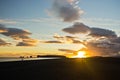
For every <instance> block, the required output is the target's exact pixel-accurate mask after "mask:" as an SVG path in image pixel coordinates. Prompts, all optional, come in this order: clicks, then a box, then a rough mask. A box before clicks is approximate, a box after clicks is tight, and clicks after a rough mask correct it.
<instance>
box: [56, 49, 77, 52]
mask: <svg viewBox="0 0 120 80" xmlns="http://www.w3.org/2000/svg"><path fill="white" fill-rule="evenodd" d="M58 50H59V51H62V52H66V53H74V52H76V51H75V50H70V49H58Z"/></svg>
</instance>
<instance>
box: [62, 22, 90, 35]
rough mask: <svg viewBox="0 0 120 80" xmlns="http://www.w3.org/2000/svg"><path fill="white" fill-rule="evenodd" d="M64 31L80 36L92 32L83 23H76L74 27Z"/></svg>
mask: <svg viewBox="0 0 120 80" xmlns="http://www.w3.org/2000/svg"><path fill="white" fill-rule="evenodd" d="M62 31H64V32H67V33H70V34H79V33H83V34H84V33H88V32H90V28H89V27H88V26H86V25H84V24H83V23H80V22H76V23H74V25H72V26H71V27H68V28H64V29H62Z"/></svg>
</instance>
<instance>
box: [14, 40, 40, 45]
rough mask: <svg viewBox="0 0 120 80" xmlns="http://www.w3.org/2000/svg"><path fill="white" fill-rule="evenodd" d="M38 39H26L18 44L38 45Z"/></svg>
mask: <svg viewBox="0 0 120 80" xmlns="http://www.w3.org/2000/svg"><path fill="white" fill-rule="evenodd" d="M37 44H38V40H36V39H24V40H23V41H22V42H19V43H18V44H17V45H16V46H36V45H37Z"/></svg>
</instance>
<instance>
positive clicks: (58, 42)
mask: <svg viewBox="0 0 120 80" xmlns="http://www.w3.org/2000/svg"><path fill="white" fill-rule="evenodd" d="M43 43H57V44H60V43H62V42H61V41H43Z"/></svg>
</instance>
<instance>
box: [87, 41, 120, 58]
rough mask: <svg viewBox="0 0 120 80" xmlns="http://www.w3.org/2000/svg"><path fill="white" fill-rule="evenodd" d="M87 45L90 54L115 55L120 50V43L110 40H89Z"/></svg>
mask: <svg viewBox="0 0 120 80" xmlns="http://www.w3.org/2000/svg"><path fill="white" fill-rule="evenodd" d="M86 47H87V50H88V52H89V54H90V55H99V56H113V55H117V54H118V53H119V52H120V44H114V43H109V42H100V43H99V42H98V43H97V42H89V43H87V45H86Z"/></svg>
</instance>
